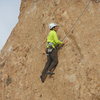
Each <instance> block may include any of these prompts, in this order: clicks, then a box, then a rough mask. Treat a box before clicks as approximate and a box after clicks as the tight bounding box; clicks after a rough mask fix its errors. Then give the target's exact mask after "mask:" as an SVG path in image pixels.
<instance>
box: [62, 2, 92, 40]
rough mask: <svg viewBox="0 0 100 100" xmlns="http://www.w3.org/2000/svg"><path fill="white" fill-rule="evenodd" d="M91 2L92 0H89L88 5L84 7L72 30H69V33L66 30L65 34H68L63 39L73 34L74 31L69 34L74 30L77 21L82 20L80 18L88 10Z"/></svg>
mask: <svg viewBox="0 0 100 100" xmlns="http://www.w3.org/2000/svg"><path fill="white" fill-rule="evenodd" d="M90 2H91V0H89V1H87V5H86V6H85V8H84V9H83V11H82V13H81V14H80V15H79V17H78V18H77V20H76V21H75V22H74V23H73V25H72V27H71V28H70V30H69V31H68V32H67V33H66V32H65V35H66V36H65V37H64V38H63V39H62V41H63V40H65V38H66V37H68V36H69V35H71V34H72V33H71V34H69V33H70V32H71V31H72V30H74V28H75V25H76V24H77V22H78V21H79V20H80V18H81V17H82V16H83V14H84V12H85V11H86V10H87V8H88V6H89V4H90ZM64 31H65V30H64Z"/></svg>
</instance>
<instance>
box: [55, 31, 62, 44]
mask: <svg viewBox="0 0 100 100" xmlns="http://www.w3.org/2000/svg"><path fill="white" fill-rule="evenodd" d="M54 41H55V42H56V43H57V44H63V42H61V41H60V40H58V36H57V34H56V32H54Z"/></svg>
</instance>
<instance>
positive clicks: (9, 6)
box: [0, 0, 21, 50]
mask: <svg viewBox="0 0 100 100" xmlns="http://www.w3.org/2000/svg"><path fill="white" fill-rule="evenodd" d="M20 2H21V0H0V50H1V49H2V47H3V46H4V44H5V42H6V40H7V39H8V37H9V35H10V33H11V31H12V29H13V28H14V27H15V25H16V24H17V22H18V16H19V8H20Z"/></svg>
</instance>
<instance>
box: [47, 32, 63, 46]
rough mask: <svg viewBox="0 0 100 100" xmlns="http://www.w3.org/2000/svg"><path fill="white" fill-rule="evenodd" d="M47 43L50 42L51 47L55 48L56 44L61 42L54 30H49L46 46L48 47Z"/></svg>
mask: <svg viewBox="0 0 100 100" xmlns="http://www.w3.org/2000/svg"><path fill="white" fill-rule="evenodd" d="M48 43H52V47H53V48H55V47H56V46H57V45H58V44H63V42H61V41H60V40H58V36H57V33H56V31H54V30H51V31H50V32H49V35H48V37H47V48H48V47H49V44H48Z"/></svg>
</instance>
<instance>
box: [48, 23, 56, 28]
mask: <svg viewBox="0 0 100 100" xmlns="http://www.w3.org/2000/svg"><path fill="white" fill-rule="evenodd" d="M55 26H57V24H55V23H50V24H49V29H52V28H53V27H55Z"/></svg>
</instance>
